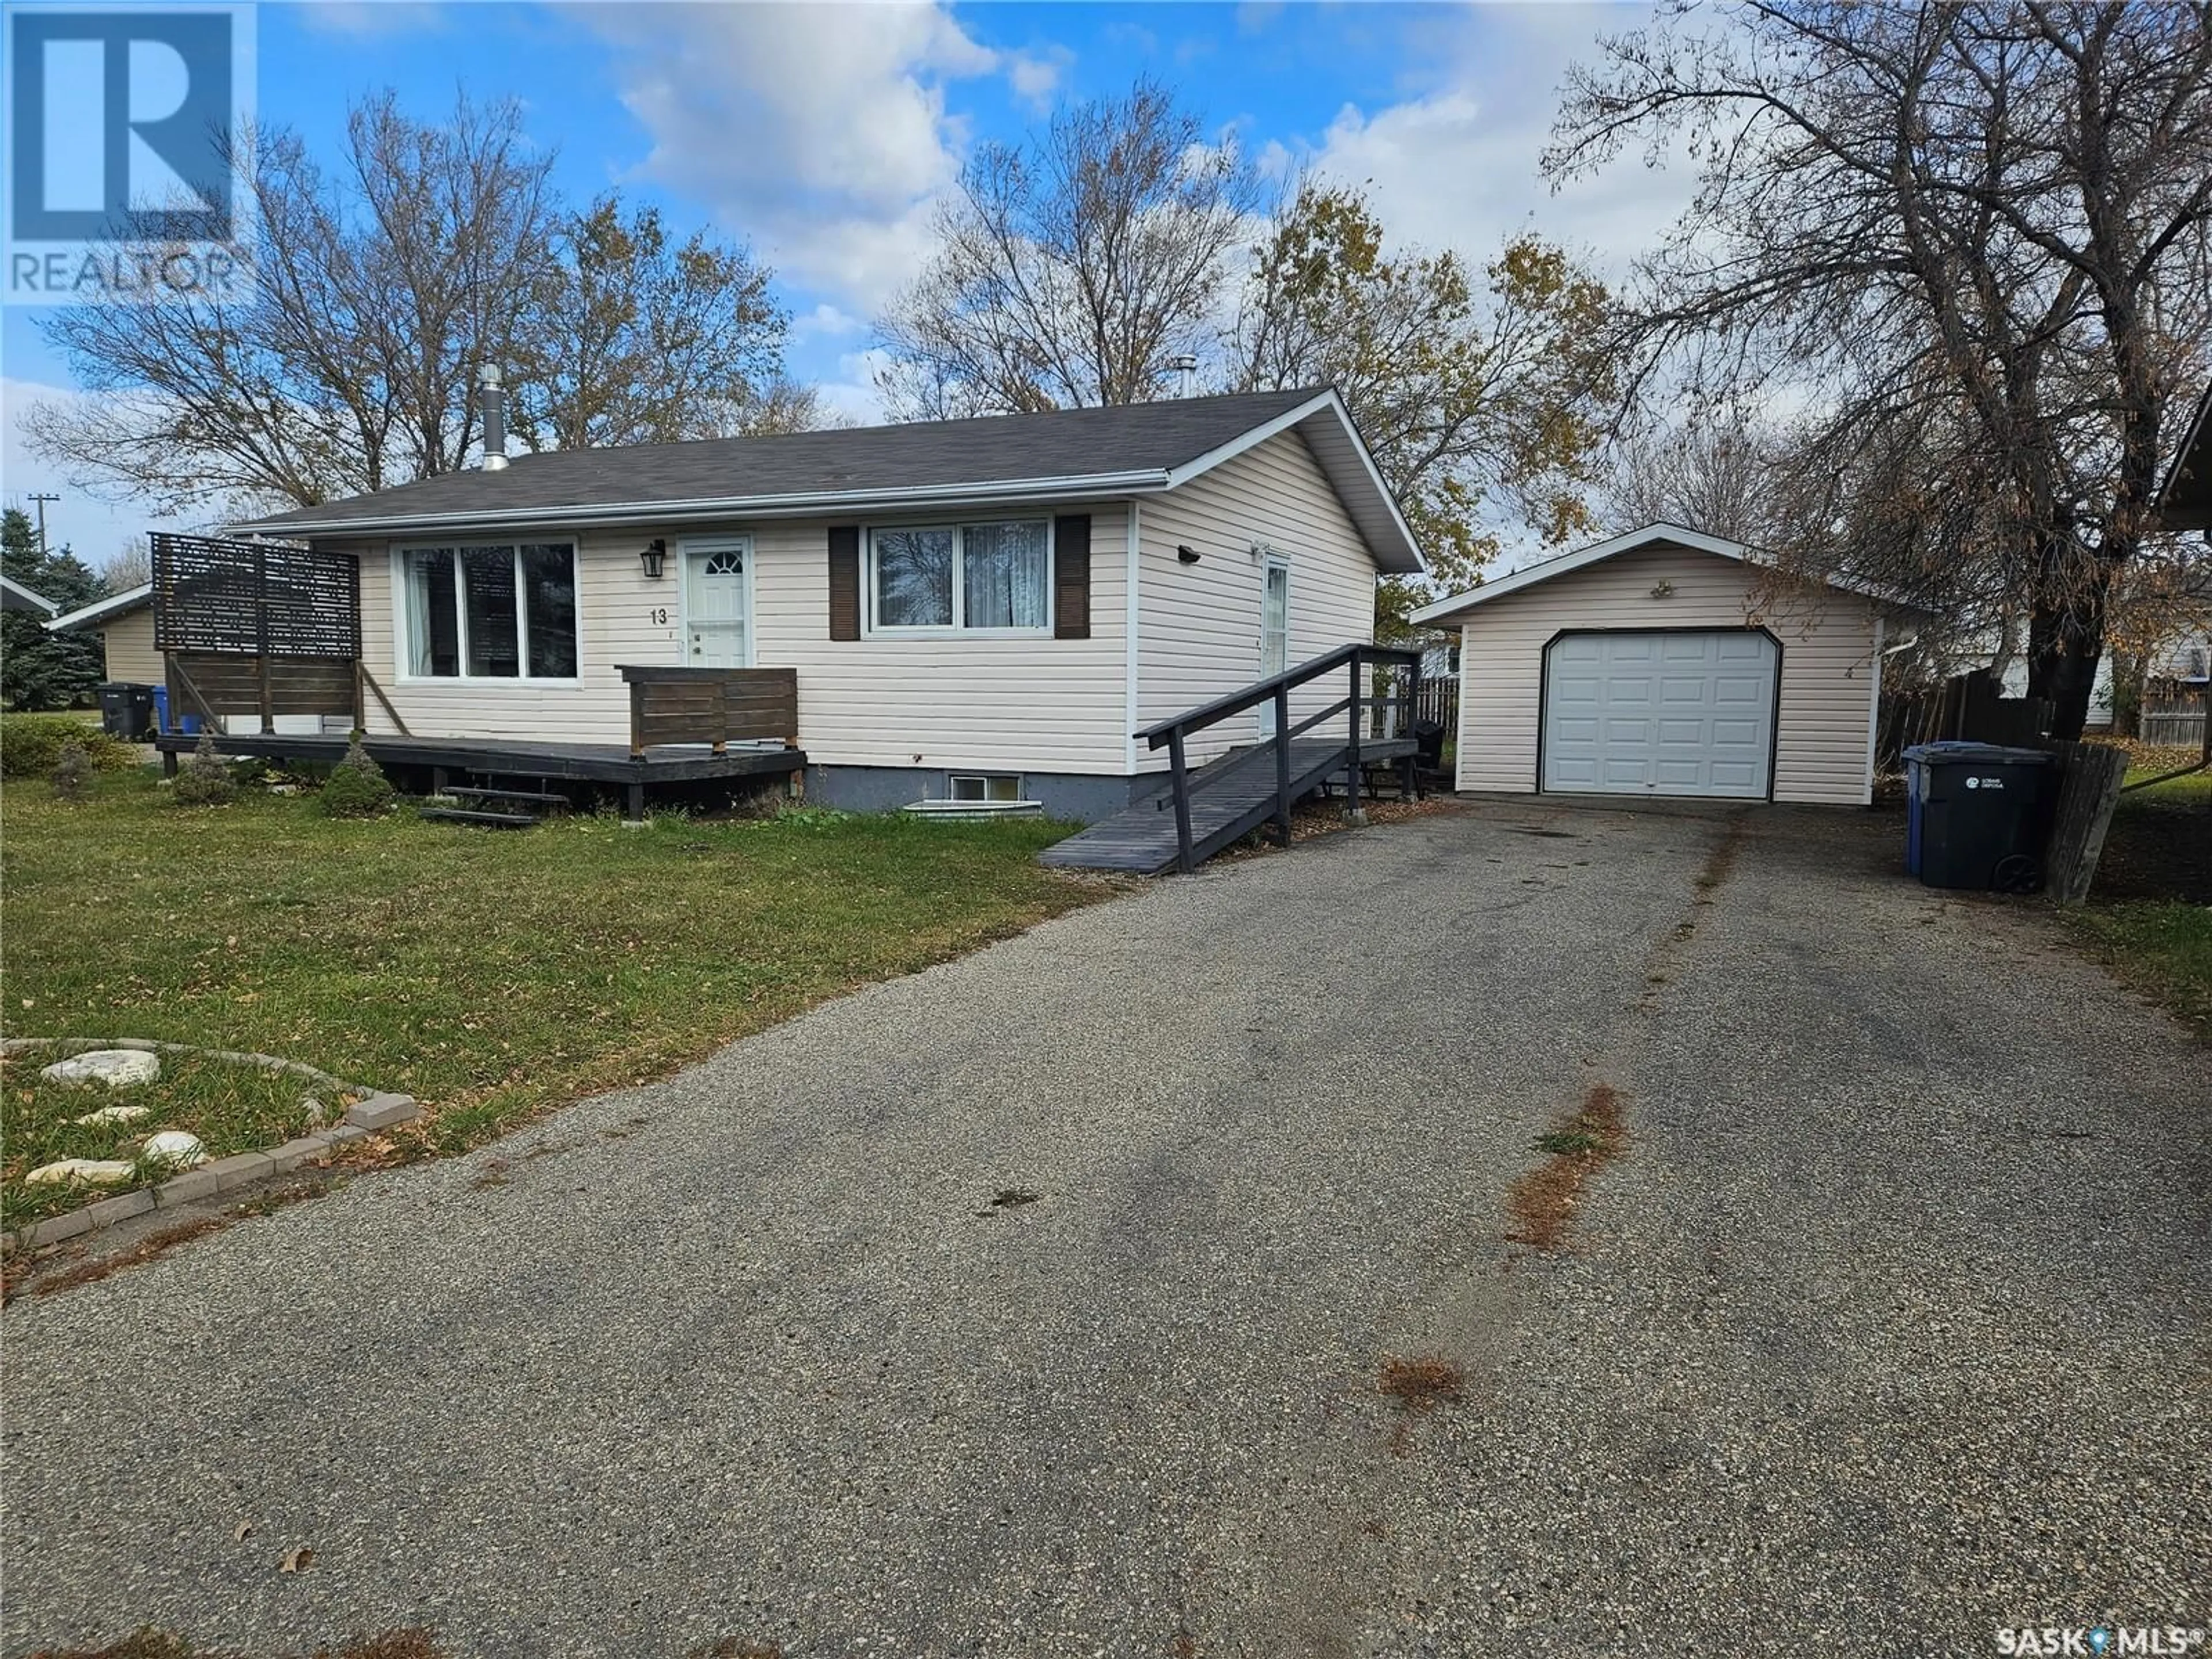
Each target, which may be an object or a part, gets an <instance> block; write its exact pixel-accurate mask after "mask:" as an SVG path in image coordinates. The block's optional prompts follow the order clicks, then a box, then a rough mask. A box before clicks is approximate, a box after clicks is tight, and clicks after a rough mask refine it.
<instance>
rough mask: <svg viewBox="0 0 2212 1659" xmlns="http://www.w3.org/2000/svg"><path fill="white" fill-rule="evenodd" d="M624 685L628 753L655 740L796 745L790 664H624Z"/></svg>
mask: <svg viewBox="0 0 2212 1659" xmlns="http://www.w3.org/2000/svg"><path fill="white" fill-rule="evenodd" d="M617 672H618V673H620V674H621V675H622V677H623V679H624V680H626V681H628V682H629V751H630V753H631V754H633V755H642V754H643V753H645V751H646V750H647V749H650V748H653V747H654V746H655V745H657V744H670V743H704V744H712V745H713V746H714V752H715V753H716V754H718V755H719V754H720V753H721V752H722V751H723V750H724V749H726V747H727V746H728V745H729V744H731V743H732V742H736V743H775V742H781V744H783V746H784V747H785V748H787V749H796V748H797V747H798V746H799V671H798V670H797V669H795V668H680V667H679V668H660V667H650V666H641V665H635V664H631V665H623V666H622V667H620V668H619V669H617Z"/></svg>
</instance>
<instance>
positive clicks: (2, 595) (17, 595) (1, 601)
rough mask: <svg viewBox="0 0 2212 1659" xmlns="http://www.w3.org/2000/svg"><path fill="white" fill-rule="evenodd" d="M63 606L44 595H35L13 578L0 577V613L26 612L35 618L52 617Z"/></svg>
mask: <svg viewBox="0 0 2212 1659" xmlns="http://www.w3.org/2000/svg"><path fill="white" fill-rule="evenodd" d="M60 609H61V606H59V605H56V604H55V603H54V602H53V601H52V599H48V598H47V597H46V595H45V594H43V593H33V592H32V591H31V590H30V589H29V588H27V587H26V586H23V584H22V583H21V582H19V581H17V580H15V578H14V577H13V576H0V611H28V612H29V613H30V614H31V615H33V616H34V617H51V616H52V615H53V614H54V613H55V612H56V611H59V610H60Z"/></svg>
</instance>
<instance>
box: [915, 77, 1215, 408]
mask: <svg viewBox="0 0 2212 1659" xmlns="http://www.w3.org/2000/svg"><path fill="white" fill-rule="evenodd" d="M1258 200H1259V190H1258V186H1257V184H1256V183H1255V178H1254V174H1253V173H1252V170H1251V168H1250V167H1249V164H1248V163H1247V162H1246V161H1245V160H1244V158H1243V156H1242V155H1240V154H1239V153H1238V151H1237V147H1236V144H1235V142H1234V141H1233V140H1232V139H1224V140H1222V141H1221V142H1220V143H1217V144H1212V145H1209V144H1207V143H1206V142H1205V139H1204V134H1203V132H1202V131H1201V128H1200V123H1199V120H1198V118H1197V117H1196V116H1195V115H1194V114H1192V113H1190V112H1188V111H1186V110H1184V109H1182V108H1181V107H1179V106H1177V104H1176V100H1175V97H1174V94H1172V93H1171V92H1170V91H1169V89H1168V88H1164V87H1163V86H1161V85H1159V84H1158V82H1152V81H1148V80H1139V82H1137V83H1136V85H1135V86H1134V87H1133V88H1132V89H1131V90H1130V92H1129V94H1128V95H1127V97H1126V98H1119V99H1111V100H1099V101H1094V102H1091V103H1086V104H1081V105H1077V106H1073V107H1072V108H1069V109H1066V110H1064V111H1062V112H1060V113H1059V114H1057V115H1055V116H1054V118H1053V120H1052V124H1051V125H1050V127H1049V129H1048V131H1046V132H1045V133H1044V134H1043V135H1042V137H1032V138H1031V139H1030V141H1029V142H1028V143H1025V144H1024V145H1021V146H1018V147H1017V146H1012V145H1006V144H1000V143H992V144H986V145H985V146H983V147H982V149H981V150H979V151H978V152H977V154H976V155H975V159H974V160H973V161H970V162H969V166H968V167H967V169H966V170H965V172H964V173H963V174H962V177H961V180H960V188H959V190H958V191H957V193H956V194H955V195H954V196H953V197H952V199H951V201H950V202H949V203H947V204H945V206H944V207H943V208H942V209H941V210H940V211H939V216H938V222H937V231H938V235H939V241H940V246H939V251H938V252H937V255H936V257H935V258H933V259H932V261H931V262H930V264H929V265H928V266H927V269H925V270H924V271H923V272H922V274H921V276H920V278H919V279H918V280H917V281H916V282H915V283H914V285H913V286H912V287H911V288H909V289H908V290H907V291H906V292H905V293H904V294H903V295H901V296H900V297H899V298H898V299H897V300H896V301H895V302H894V303H893V304H892V305H891V307H890V308H889V310H887V311H886V312H885V313H884V315H883V316H882V317H881V318H879V319H878V321H877V333H878V340H879V343H881V345H882V346H883V348H884V350H885V351H886V352H887V353H888V354H889V356H890V368H888V369H887V370H886V371H885V372H884V374H882V376H880V377H879V378H880V384H881V387H882V390H883V392H884V398H885V401H886V403H887V404H889V405H890V409H891V410H892V412H893V413H894V415H895V416H900V417H904V418H925V419H927V418H939V417H943V416H957V415H968V414H981V413H988V412H994V411H1020V410H1041V409H1055V408H1068V407H1078V406H1082V405H1088V404H1128V403H1141V402H1144V401H1146V400H1147V399H1150V398H1156V397H1158V396H1160V395H1162V394H1163V393H1164V392H1167V391H1169V390H1170V389H1171V386H1170V377H1171V375H1172V373H1173V370H1172V368H1171V367H1170V365H1171V363H1172V362H1173V360H1174V359H1175V358H1176V356H1178V355H1181V354H1182V353H1186V352H1188V353H1192V354H1194V355H1205V354H1206V353H1207V352H1208V351H1210V349H1211V348H1212V341H1213V338H1214V336H1215V333H1216V331H1217V307H1218V301H1219V299H1220V297H1221V294H1222V290H1223V287H1224V283H1225V280H1226V270H1227V266H1226V262H1227V259H1228V256H1229V254H1230V253H1231V251H1232V250H1233V249H1234V248H1235V247H1236V246H1237V245H1238V243H1239V241H1240V240H1242V238H1243V235H1244V234H1245V225H1246V222H1247V218H1248V216H1249V214H1250V213H1251V212H1253V211H1254V210H1255V206H1256V204H1257V203H1258Z"/></svg>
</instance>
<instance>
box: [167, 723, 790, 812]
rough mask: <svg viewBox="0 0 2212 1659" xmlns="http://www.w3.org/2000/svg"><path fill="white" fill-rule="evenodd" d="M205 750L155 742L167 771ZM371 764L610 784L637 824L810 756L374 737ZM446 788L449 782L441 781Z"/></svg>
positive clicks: (264, 754) (289, 750) (174, 736)
mask: <svg viewBox="0 0 2212 1659" xmlns="http://www.w3.org/2000/svg"><path fill="white" fill-rule="evenodd" d="M215 741H216V749H217V750H219V751H220V752H221V753H222V754H225V755H250V756H254V757H258V758H263V759H268V760H295V761H319V762H324V763H334V762H337V761H338V760H340V759H342V758H343V757H344V755H345V750H346V739H345V738H343V736H337V735H333V734H331V733H327V732H325V733H321V734H316V733H313V732H309V733H304V734H301V735H297V736H294V735H288V734H286V733H283V732H273V733H272V732H239V733H235V734H224V733H221V732H218V733H216V740H215ZM198 744H199V738H198V737H197V735H186V734H184V733H179V732H163V733H161V735H160V736H158V737H156V738H155V739H154V747H155V749H157V750H160V751H161V756H162V763H163V766H164V768H165V769H173V767H174V766H175V764H176V762H175V759H174V758H173V757H176V756H179V755H185V754H190V753H191V751H192V750H193V749H195V748H197V746H198ZM362 747H363V748H365V749H367V750H368V752H369V755H370V757H371V758H373V759H374V761H375V762H376V763H377V764H378V765H380V766H383V767H395V766H402V767H411V768H415V769H418V770H427V771H428V772H430V773H432V774H434V775H451V776H452V778H453V781H457V782H458V781H465V780H466V779H471V778H482V779H486V780H497V779H531V780H535V781H539V782H542V783H552V782H556V781H559V782H570V783H592V784H606V785H610V786H613V787H619V788H621V789H623V790H624V791H625V792H627V793H626V800H627V804H628V805H629V810H630V813H631V816H632V817H636V816H639V815H640V814H641V812H642V811H643V807H644V799H645V798H644V792H645V791H646V790H647V789H649V788H651V787H653V786H655V785H657V784H674V783H698V782H702V781H713V780H714V779H717V778H744V777H758V776H769V775H775V776H780V775H783V774H785V773H788V772H797V771H801V770H803V769H805V765H806V751H805V750H803V749H786V748H783V747H781V746H770V745H766V744H763V746H761V747H759V748H741V747H738V746H737V745H735V744H732V746H730V747H729V748H727V749H726V750H724V751H723V752H722V753H720V754H719V755H718V754H716V753H714V750H713V749H711V748H710V747H708V745H706V744H664V745H661V746H659V747H656V748H650V749H647V750H646V751H645V752H644V753H643V754H642V755H633V754H632V753H631V752H630V751H629V749H628V748H627V747H625V746H624V745H623V744H618V743H558V742H554V741H551V740H545V741H538V740H532V741H528V742H524V741H520V740H510V739H507V738H399V737H377V736H370V737H366V738H362ZM439 781H441V782H442V781H444V779H443V778H442V777H441V778H440V780H439Z"/></svg>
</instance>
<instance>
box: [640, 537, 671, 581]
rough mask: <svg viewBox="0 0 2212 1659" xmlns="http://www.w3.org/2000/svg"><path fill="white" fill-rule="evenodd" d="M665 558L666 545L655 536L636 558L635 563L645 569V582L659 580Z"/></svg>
mask: <svg viewBox="0 0 2212 1659" xmlns="http://www.w3.org/2000/svg"><path fill="white" fill-rule="evenodd" d="M667 557H668V544H667V543H666V542H665V541H664V540H662V539H661V538H659V537H658V536H655V537H654V538H653V539H652V540H651V541H649V542H647V544H645V548H644V550H643V551H641V553H639V555H638V556H637V562H639V563H640V564H641V565H643V566H644V567H645V579H646V580H647V581H653V582H657V581H659V580H660V568H661V565H662V563H663V562H665V560H666V559H667Z"/></svg>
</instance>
